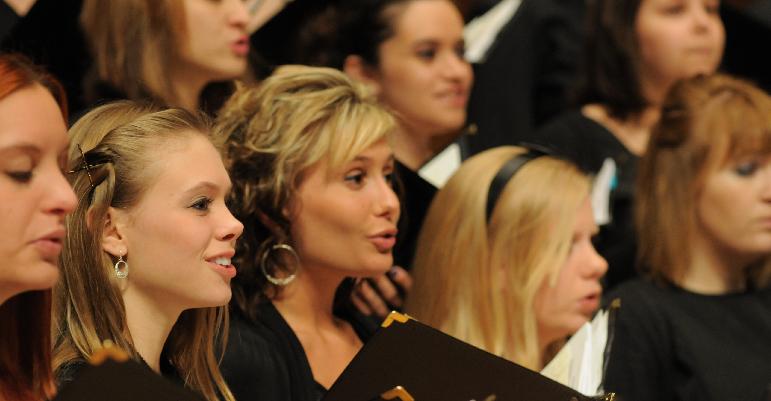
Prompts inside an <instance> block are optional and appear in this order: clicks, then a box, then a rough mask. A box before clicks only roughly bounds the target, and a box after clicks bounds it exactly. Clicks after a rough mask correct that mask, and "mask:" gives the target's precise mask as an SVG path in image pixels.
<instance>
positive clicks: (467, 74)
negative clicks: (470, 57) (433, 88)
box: [442, 51, 473, 83]
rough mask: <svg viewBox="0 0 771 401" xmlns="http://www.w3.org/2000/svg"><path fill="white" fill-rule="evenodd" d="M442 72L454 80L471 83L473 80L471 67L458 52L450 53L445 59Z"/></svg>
mask: <svg viewBox="0 0 771 401" xmlns="http://www.w3.org/2000/svg"><path fill="white" fill-rule="evenodd" d="M442 72H443V73H444V75H445V76H446V77H447V78H449V79H452V80H455V81H458V82H462V83H470V82H471V80H472V74H473V73H472V71H471V65H470V64H469V63H468V61H466V59H465V58H463V56H462V55H460V54H458V53H456V52H454V51H453V52H450V53H449V55H448V57H446V58H445V62H444V63H443V65H442Z"/></svg>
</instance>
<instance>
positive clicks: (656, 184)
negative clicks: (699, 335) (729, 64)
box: [635, 74, 771, 287]
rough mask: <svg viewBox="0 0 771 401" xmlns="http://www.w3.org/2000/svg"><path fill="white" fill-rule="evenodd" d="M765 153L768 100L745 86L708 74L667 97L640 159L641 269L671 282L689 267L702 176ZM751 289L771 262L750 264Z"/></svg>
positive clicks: (762, 281) (768, 275)
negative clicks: (742, 159) (745, 158)
mask: <svg viewBox="0 0 771 401" xmlns="http://www.w3.org/2000/svg"><path fill="white" fill-rule="evenodd" d="M758 154H762V155H768V154H771V98H769V96H768V95H767V94H766V93H764V92H763V91H762V90H760V89H758V88H756V87H754V86H753V85H751V84H750V83H747V82H745V81H742V80H739V79H735V78H732V77H729V76H727V75H722V74H715V75H712V76H702V77H696V78H692V79H688V80H684V81H681V82H680V83H678V84H676V85H675V86H674V87H673V88H672V90H671V91H670V92H669V94H668V96H667V98H666V100H665V101H664V104H663V107H662V114H661V118H660V120H659V122H658V124H657V125H656V126H655V127H654V128H653V130H652V132H651V138H650V142H649V145H648V150H647V152H646V154H645V156H643V158H642V160H641V161H640V165H639V172H638V182H637V190H636V195H635V197H636V198H635V202H636V210H635V218H636V223H637V230H638V235H639V241H640V242H639V244H640V249H639V257H640V262H641V265H642V266H643V267H644V268H646V269H647V270H648V271H649V273H650V274H651V275H652V276H653V277H654V278H656V279H658V280H659V281H662V280H663V281H673V282H675V283H677V282H678V280H680V279H681V278H682V276H683V274H685V272H686V270H687V269H688V266H689V265H690V263H691V258H692V255H691V253H690V250H691V249H692V247H691V246H690V244H691V242H692V241H693V235H694V232H695V230H696V229H697V228H696V202H697V199H698V196H699V193H700V192H701V189H702V188H703V186H704V182H705V179H706V177H707V176H708V175H710V174H712V173H714V172H715V171H716V170H718V169H720V168H723V167H724V166H726V164H728V163H730V162H732V161H735V160H737V159H740V158H742V157H746V156H751V155H758ZM747 279H748V280H749V281H750V283H752V284H753V285H755V286H756V287H763V286H766V285H768V284H769V282H771V258H766V259H765V260H763V261H761V262H760V263H759V264H758V265H756V266H751V267H750V270H749V275H748V277H747Z"/></svg>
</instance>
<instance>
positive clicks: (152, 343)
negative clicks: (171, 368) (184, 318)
mask: <svg viewBox="0 0 771 401" xmlns="http://www.w3.org/2000/svg"><path fill="white" fill-rule="evenodd" d="M123 303H124V304H125V305H126V323H127V324H128V329H129V333H131V339H132V342H133V345H134V349H136V351H137V352H138V353H139V355H140V356H141V357H142V359H144V360H145V362H146V363H147V364H148V365H149V366H150V368H151V369H152V370H153V371H155V372H156V373H159V374H160V372H161V351H163V345H164V344H165V343H166V339H167V338H168V337H169V333H171V329H172V327H174V324H175V323H176V322H177V319H178V318H179V315H180V314H181V313H182V311H181V310H179V311H170V310H166V309H163V308H162V307H161V306H160V305H159V303H157V302H153V301H151V300H149V299H147V298H146V297H144V296H143V295H142V294H139V293H137V292H136V291H131V287H129V289H127V290H126V292H124V294H123Z"/></svg>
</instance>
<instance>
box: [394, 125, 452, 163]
mask: <svg viewBox="0 0 771 401" xmlns="http://www.w3.org/2000/svg"><path fill="white" fill-rule="evenodd" d="M455 137H456V135H455V133H448V134H444V135H431V134H427V133H426V132H422V131H421V130H419V129H417V128H415V127H411V126H409V125H408V124H406V123H404V122H401V124H400V127H399V129H397V130H396V132H394V136H393V138H394V153H395V154H396V158H397V159H399V161H400V162H401V163H402V164H404V165H405V166H407V167H408V168H409V169H410V170H412V171H418V170H420V168H421V167H423V165H424V164H426V163H427V162H428V161H429V160H431V159H432V158H433V157H434V156H436V155H437V154H438V153H439V152H441V151H442V149H444V148H445V147H447V146H448V145H450V144H451V143H452V141H453V140H454V139H455Z"/></svg>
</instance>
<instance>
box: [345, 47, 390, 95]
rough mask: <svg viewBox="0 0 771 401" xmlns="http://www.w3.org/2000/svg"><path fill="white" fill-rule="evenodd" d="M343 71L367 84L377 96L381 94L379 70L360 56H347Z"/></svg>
mask: <svg viewBox="0 0 771 401" xmlns="http://www.w3.org/2000/svg"><path fill="white" fill-rule="evenodd" d="M343 72H345V73H346V75H348V76H349V77H351V78H353V79H354V80H356V81H359V82H361V83H363V84H365V85H366V86H367V87H369V88H370V90H372V91H373V93H374V95H375V96H379V95H380V92H381V88H380V81H379V80H378V76H377V72H376V71H374V69H373V68H372V67H370V66H369V64H367V63H366V62H365V61H364V59H362V58H361V57H360V56H356V55H350V56H348V57H346V58H345V61H344V62H343Z"/></svg>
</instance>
